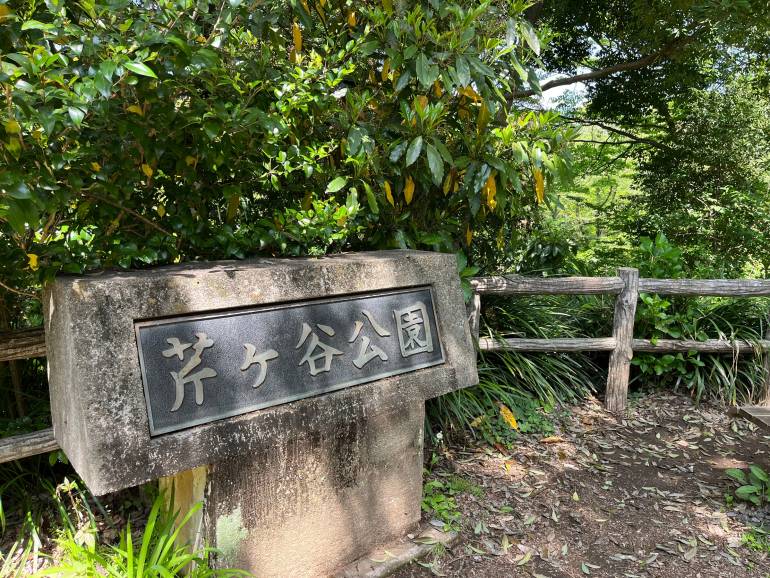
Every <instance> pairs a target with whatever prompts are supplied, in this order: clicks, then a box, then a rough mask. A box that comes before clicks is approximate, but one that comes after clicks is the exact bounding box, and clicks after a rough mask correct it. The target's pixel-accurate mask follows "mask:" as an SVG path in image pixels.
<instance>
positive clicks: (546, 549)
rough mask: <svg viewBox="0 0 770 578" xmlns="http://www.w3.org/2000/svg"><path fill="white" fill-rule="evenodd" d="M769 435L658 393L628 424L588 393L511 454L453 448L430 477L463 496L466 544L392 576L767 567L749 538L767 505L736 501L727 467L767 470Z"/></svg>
mask: <svg viewBox="0 0 770 578" xmlns="http://www.w3.org/2000/svg"><path fill="white" fill-rule="evenodd" d="M765 433H766V432H763V431H759V430H757V428H756V426H754V425H753V424H749V423H748V422H746V421H743V420H733V419H731V418H729V417H727V416H726V415H725V413H724V411H723V410H722V409H720V408H711V407H709V406H701V407H699V408H696V407H694V406H693V405H692V403H691V402H690V401H689V399H687V398H685V397H680V396H675V395H669V394H659V393H658V394H651V395H647V396H645V397H643V398H641V399H639V400H637V401H636V402H635V403H633V407H632V409H631V411H630V413H629V417H628V419H626V420H624V421H623V422H622V423H618V422H617V421H615V420H614V419H612V418H611V417H609V416H608V415H607V414H606V413H605V412H604V411H603V410H602V408H601V405H600V404H599V403H598V401H596V400H590V401H589V402H587V403H585V404H582V405H580V406H578V407H575V408H573V409H572V411H571V414H570V415H569V416H568V417H567V418H565V419H564V420H563V423H561V424H560V426H559V429H558V431H557V433H556V435H554V436H550V437H548V438H542V437H534V436H522V437H521V441H520V442H519V443H518V444H517V445H516V447H515V448H514V450H513V451H512V452H511V453H507V452H505V453H503V452H500V451H498V450H495V449H491V448H489V447H488V446H482V445H479V446H477V447H465V448H459V447H450V448H447V449H446V450H445V452H444V453H443V455H442V456H441V457H440V460H439V461H438V463H436V464H435V465H434V466H433V467H432V469H431V474H430V475H429V476H428V480H427V481H430V480H431V479H433V480H440V481H441V482H442V483H443V484H444V486H445V487H446V488H453V490H454V491H455V492H456V495H454V496H453V497H454V499H455V500H456V503H457V505H458V507H459V510H460V512H461V514H462V518H461V521H460V525H461V541H460V542H459V543H458V544H457V545H456V546H454V547H453V548H451V549H450V550H448V551H445V552H441V553H438V552H437V554H436V555H435V556H434V557H433V558H431V559H428V560H424V561H423V562H422V565H419V564H412V565H410V566H408V567H407V568H404V569H403V570H401V571H400V573H398V574H397V575H396V576H398V577H399V578H412V577H417V576H432V575H439V576H462V577H475V576H484V577H490V578H495V577H502V576H506V577H507V576H532V577H534V578H542V577H548V578H557V577H566V576H569V577H581V578H584V577H585V576H597V577H613V578H615V577H628V578H633V577H635V576H638V577H645V578H652V577H661V578H663V577H666V578H672V577H693V578H696V577H697V578H707V577H730V578H743V577H746V578H748V577H752V578H758V577H768V576H770V557H769V556H768V550H767V548H765V550H764V551H755V550H752V549H750V548H748V547H746V546H744V545H743V544H742V540H743V536H744V535H745V533H746V532H747V528H748V526H749V525H754V526H759V525H761V524H763V523H764V525H765V527H766V528H770V511H768V508H765V509H757V508H754V507H750V508H749V507H746V506H745V504H743V503H742V502H738V503H734V504H732V505H728V503H727V499H726V497H725V496H726V494H728V495H729V494H731V492H732V490H733V489H734V487H735V486H734V485H733V484H732V483H731V481H730V480H729V479H728V478H727V477H726V476H725V475H724V470H725V469H726V468H729V467H746V466H747V465H748V464H749V463H755V464H757V465H760V466H761V467H763V468H764V469H765V470H770V458H769V454H768V449H770V446H769V445H768V441H770V436H768V435H765ZM501 449H502V448H501ZM447 493H448V494H449V493H450V490H447ZM428 518H430V516H428Z"/></svg>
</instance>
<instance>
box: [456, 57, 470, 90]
mask: <svg viewBox="0 0 770 578" xmlns="http://www.w3.org/2000/svg"><path fill="white" fill-rule="evenodd" d="M455 68H456V70H457V80H459V81H460V84H461V85H462V86H468V85H469V84H470V83H471V69H470V67H469V66H468V61H467V60H466V59H465V58H464V57H463V56H458V57H457V62H456V63H455Z"/></svg>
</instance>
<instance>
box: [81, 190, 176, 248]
mask: <svg viewBox="0 0 770 578" xmlns="http://www.w3.org/2000/svg"><path fill="white" fill-rule="evenodd" d="M81 193H82V194H83V195H85V196H86V197H91V198H92V199H94V200H95V201H101V202H102V203H107V204H108V205H112V206H113V207H115V208H116V209H120V210H121V211H125V212H126V213H128V214H129V215H132V216H134V217H136V218H137V219H139V220H140V221H142V222H143V223H144V224H145V225H147V226H148V227H152V228H153V229H155V230H156V231H160V232H161V233H163V234H164V235H168V236H169V237H172V236H173V235H172V234H171V233H170V232H169V231H167V230H166V229H164V228H163V227H161V226H160V225H158V224H157V223H154V222H152V221H151V220H150V219H148V218H147V217H145V216H144V215H142V214H140V213H137V212H136V211H134V210H133V209H129V208H128V207H124V206H123V205H121V204H120V203H119V202H117V201H114V200H112V199H110V198H108V197H102V196H101V195H96V194H94V193H91V192H88V191H81Z"/></svg>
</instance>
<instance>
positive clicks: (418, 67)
mask: <svg viewBox="0 0 770 578" xmlns="http://www.w3.org/2000/svg"><path fill="white" fill-rule="evenodd" d="M414 64H415V71H416V72H417V80H419V81H420V84H421V85H422V87H423V88H428V87H430V86H431V85H432V84H433V83H434V82H435V81H436V79H437V78H438V66H436V65H435V64H433V61H431V60H430V59H429V58H428V57H427V56H425V54H423V53H422V52H421V53H420V54H418V55H417V60H416V61H415V63H414Z"/></svg>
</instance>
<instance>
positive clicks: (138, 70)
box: [123, 62, 158, 78]
mask: <svg viewBox="0 0 770 578" xmlns="http://www.w3.org/2000/svg"><path fill="white" fill-rule="evenodd" d="M123 67H124V68H126V69H128V70H130V71H131V72H133V73H134V74H138V75H139V76H149V77H150V78H158V77H157V75H156V74H155V73H154V72H153V71H152V68H150V67H149V66H147V65H146V64H145V63H144V62H125V63H123Z"/></svg>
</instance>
